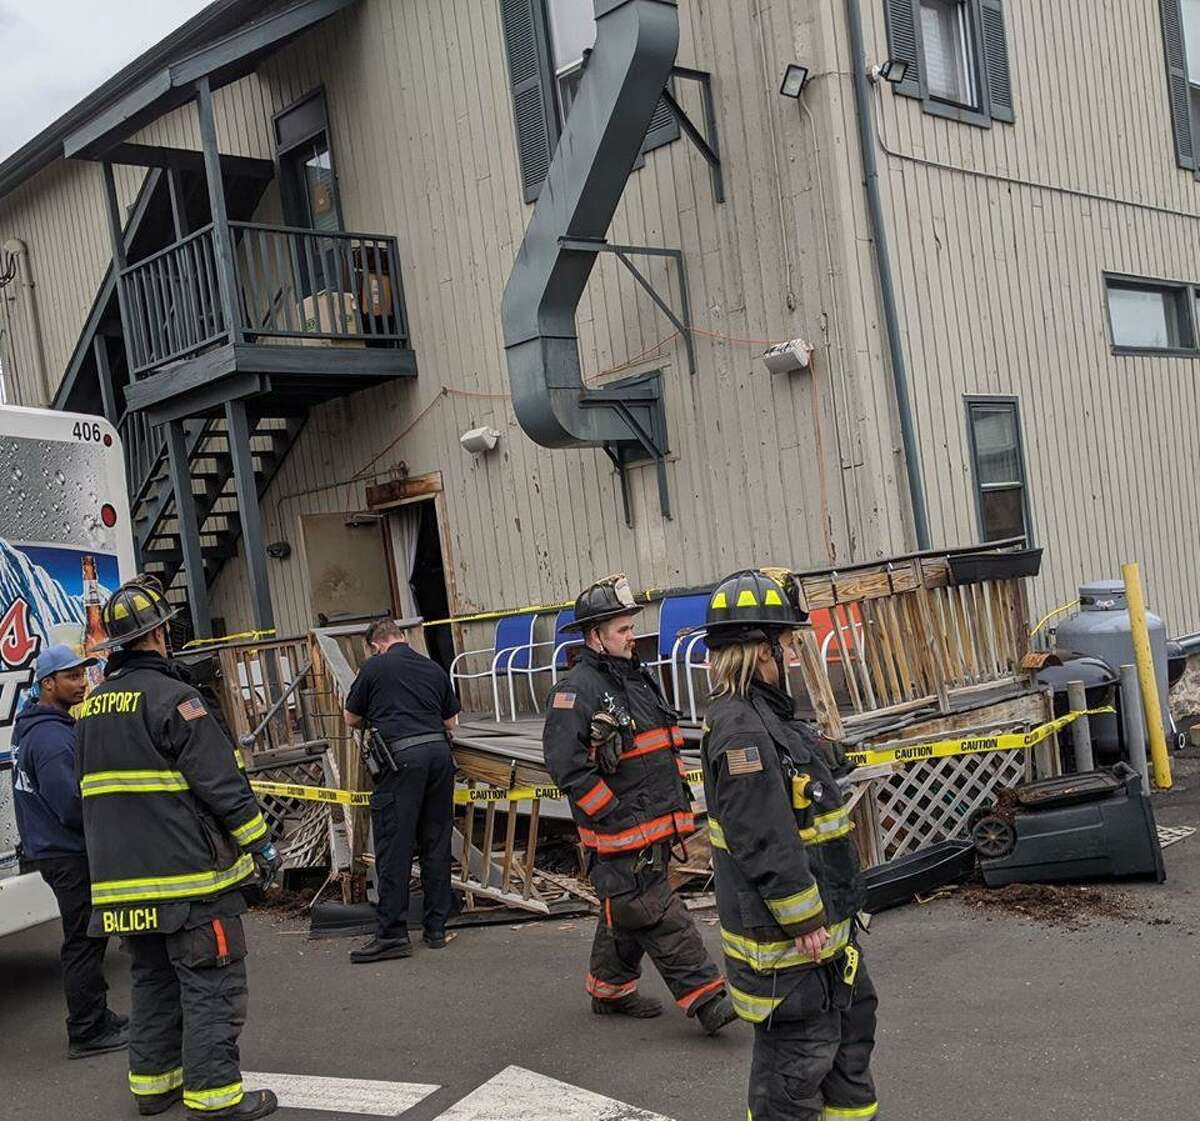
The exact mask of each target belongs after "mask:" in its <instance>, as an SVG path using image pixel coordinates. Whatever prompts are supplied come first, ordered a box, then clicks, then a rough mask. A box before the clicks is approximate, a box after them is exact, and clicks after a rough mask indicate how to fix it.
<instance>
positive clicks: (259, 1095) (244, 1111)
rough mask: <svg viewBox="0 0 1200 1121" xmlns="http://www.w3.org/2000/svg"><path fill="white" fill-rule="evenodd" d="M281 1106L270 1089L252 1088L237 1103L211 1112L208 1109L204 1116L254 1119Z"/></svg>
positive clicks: (240, 1120)
mask: <svg viewBox="0 0 1200 1121" xmlns="http://www.w3.org/2000/svg"><path fill="white" fill-rule="evenodd" d="M278 1108H279V1099H278V1098H277V1097H276V1096H275V1095H274V1094H273V1093H271V1091H270V1090H251V1091H250V1093H248V1094H246V1095H245V1097H243V1098H242V1100H241V1101H240V1102H238V1103H237V1105H231V1106H230V1107H229V1108H228V1109H218V1110H215V1111H214V1112H212V1113H210V1112H208V1111H207V1110H206V1111H205V1112H204V1113H203V1114H202V1116H204V1117H233V1118H236V1119H237V1121H254V1118H256V1117H266V1116H267V1114H269V1113H274V1112H275V1111H276V1110H277V1109H278Z"/></svg>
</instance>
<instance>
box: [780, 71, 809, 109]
mask: <svg viewBox="0 0 1200 1121" xmlns="http://www.w3.org/2000/svg"><path fill="white" fill-rule="evenodd" d="M807 84H808V67H807V66H801V65H800V64H799V63H797V62H793V63H790V64H789V65H788V68H787V70H785V71H784V74H783V82H782V84H781V85H780V87H779V92H780V93H781V94H783V96H784V97H790V98H792V99H793V100H795V99H797V98H799V96H800V95H801V94H802V93H803V92H804V87H805V85H807Z"/></svg>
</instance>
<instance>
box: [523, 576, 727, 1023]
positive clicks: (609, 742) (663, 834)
mask: <svg viewBox="0 0 1200 1121" xmlns="http://www.w3.org/2000/svg"><path fill="white" fill-rule="evenodd" d="M640 610H641V608H640V607H638V606H637V604H636V603H635V602H634V598H633V594H632V592H631V591H630V589H629V582H628V581H627V580H626V579H625V577H624V576H613V577H609V578H608V579H606V580H600V581H598V582H596V583H595V584H592V585H591V586H590V587H588V588H586V589H584V591H583V592H581V593H580V595H579V598H578V599H577V600H576V601H575V623H574V627H575V629H577V630H579V631H580V632H582V634H583V639H584V648H583V650H582V652H581V654H580V657H579V661H578V662H577V663H576V665H575V666H574V668H573V669H572V670H571V671H570V672H569V673H568V674H567V675H566V676H565V677H563V678H562V680H561V681H559V682H558V684H557V685H556V686H555V687H554V688H553V690H552V691H551V694H550V699H549V708H548V711H547V717H546V724H545V729H544V732H543V738H542V745H543V749H544V752H545V757H546V766H547V768H548V769H549V771H550V774H551V775H552V776H553V777H554V781H555V782H556V783H557V784H558V786H559V787H560V788H561V789H562V790H564V791H565V792H566V794H567V797H568V799H569V800H570V803H571V812H572V814H573V815H574V818H575V822H576V824H577V825H578V826H579V837H580V840H581V841H582V842H583V844H584V845H585V846H586V847H587V848H589V849H590V850H591V864H590V871H591V879H592V884H593V886H594V887H595V889H596V894H597V895H598V896H599V897H600V900H601V903H602V911H601V915H600V921H599V923H598V925H597V929H596V937H595V940H594V942H593V944H592V957H591V967H590V970H589V972H588V976H587V986H586V987H587V991H588V993H590V994H591V997H592V1011H593V1012H595V1013H597V1014H598V1015H606V1014H614V1013H615V1014H619V1015H625V1016H635V1017H638V1018H648V1017H651V1016H658V1015H660V1014H661V1012H662V1004H661V1003H660V1002H659V1001H657V1000H654V999H653V998H651V997H646V996H642V995H641V994H640V993H639V992H638V991H637V983H638V978H639V977H640V976H641V961H642V957H643V955H645V954H649V955H650V959H651V960H652V961H653V962H654V964H655V966H656V967H657V968H658V971H659V972H660V973H661V974H662V976H663V979H664V980H665V981H666V982H667V986H668V987H669V988H670V990H671V993H672V995H673V996H674V997H675V1003H676V1004H677V1005H678V1006H679V1007H680V1008H681V1009H682V1010H683V1011H684V1012H685V1013H686V1014H687V1015H688V1016H695V1017H697V1019H698V1020H699V1021H700V1024H701V1026H702V1027H703V1028H704V1030H705V1031H706V1032H707V1033H708V1034H709V1035H715V1034H716V1033H717V1032H718V1031H720V1030H721V1028H723V1027H724V1026H725V1025H726V1024H728V1023H730V1022H732V1021H733V1020H734V1019H735V1013H734V1011H733V1008H732V1006H731V1005H730V1003H729V1000H728V998H727V997H726V996H725V982H724V980H723V979H722V977H721V975H720V973H719V972H718V970H717V967H716V966H715V965H714V964H713V962H712V960H711V959H710V958H709V956H708V953H707V951H706V950H705V949H704V945H703V943H702V942H701V940H700V934H699V932H698V931H697V930H696V927H695V925H694V924H693V922H692V920H691V917H690V916H689V915H688V913H687V910H686V909H685V908H684V906H683V904H682V903H681V902H680V900H679V898H678V897H677V896H676V895H675V894H674V892H672V890H671V885H670V881H669V880H668V877H667V865H668V862H669V860H670V854H671V846H672V844H673V843H674V842H675V841H683V840H684V839H685V838H686V837H688V836H689V835H690V834H691V833H693V832H694V831H695V824H694V821H693V818H692V798H691V791H690V790H689V789H688V785H687V781H686V779H685V778H684V777H683V776H684V765H683V760H682V759H681V757H680V754H679V749H680V747H681V746H682V744H683V733H682V732H681V731H680V729H679V727H678V726H677V724H676V721H677V719H678V714H677V713H676V712H675V711H674V710H673V709H672V708H671V707H670V706H669V705H668V704H667V702H666V701H665V700H664V699H663V695H662V692H661V691H660V689H659V687H658V684H657V683H656V682H655V680H654V679H653V677H651V675H650V674H649V673H648V672H647V671H646V669H645V668H644V667H643V666H642V665H641V663H640V662H639V660H638V657H637V639H636V635H635V633H634V631H635V628H634V616H635V615H636V614H637V613H638V612H639V611H640Z"/></svg>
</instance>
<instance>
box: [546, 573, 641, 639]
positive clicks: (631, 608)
mask: <svg viewBox="0 0 1200 1121" xmlns="http://www.w3.org/2000/svg"><path fill="white" fill-rule="evenodd" d="M639 611H641V607H639V606H638V604H637V601H636V600H634V598H633V592H632V590H631V589H630V587H629V581H628V580H627V579H626V578H625V574H624V573H623V572H621V573H618V574H617V575H616V576H606V577H605V578H604V579H603V580H597V581H596V582H595V583H594V584H589V585H588V586H587V587H586V588H584V589H583V591H582V592H580V593H579V595H578V597H577V598H576V600H575V621H574V622H573V623H570V624H568V625H567V627H565V628H564V630H575V631H583V632H584V633H585V634H586V633H587V632H588V631H589V630H591V629H592V627H594V626H597V625H598V624H600V623H603V622H605V621H606V620H608V619H618V618H620V617H621V616H622V615H636V614H637V613H638V612H639Z"/></svg>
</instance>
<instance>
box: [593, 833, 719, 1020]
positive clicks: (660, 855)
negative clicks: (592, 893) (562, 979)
mask: <svg viewBox="0 0 1200 1121" xmlns="http://www.w3.org/2000/svg"><path fill="white" fill-rule="evenodd" d="M669 859H670V849H669V847H668V846H666V845H655V846H654V847H653V848H652V849H645V850H643V851H642V852H640V853H634V854H632V855H628V856H618V857H611V858H607V859H605V858H597V859H596V862H595V864H594V865H593V866H592V873H591V875H592V883H593V885H594V886H595V888H596V892H597V894H598V895H599V897H600V900H601V904H602V908H601V912H600V921H599V923H598V924H597V926H596V937H595V940H594V941H593V942H592V959H591V967H590V970H589V972H588V977H587V991H588V992H589V993H590V994H591V995H592V996H593V997H595V998H596V999H597V1000H620V999H622V998H623V997H626V996H629V995H631V994H632V993H634V992H636V991H637V983H638V978H639V977H640V976H641V975H642V958H643V957H644V956H645V955H647V954H649V955H650V960H651V961H652V962H654V965H655V968H657V969H658V971H659V973H661V974H662V978H663V980H664V981H666V983H667V987H668V988H669V989H670V990H671V995H672V996H673V997H674V998H675V1003H676V1004H677V1005H679V1007H680V1008H681V1009H682V1010H683V1011H684V1012H686V1013H687V1014H688V1015H689V1016H692V1015H695V1013H696V1010H697V1009H698V1008H699V1007H700V1006H701V1005H703V1004H704V1003H705V1002H707V1001H709V1000H711V999H712V998H713V997H714V996H716V995H717V994H718V993H720V992H721V991H722V990H723V989H724V987H725V981H724V978H722V976H721V974H720V971H719V970H718V969H717V967H716V965H714V964H713V962H712V960H711V959H710V958H709V956H708V951H707V950H705V948H704V943H703V942H701V940H700V932H699V931H698V930H697V929H696V926H695V924H694V923H693V922H692V919H691V916H690V915H689V914H688V913H687V909H686V908H685V907H684V905H683V904H682V903H681V902H680V900H679V897H678V896H677V895H676V894H675V893H674V892H673V891H672V890H671V884H670V881H669V880H668V878H667V862H668V860H669Z"/></svg>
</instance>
